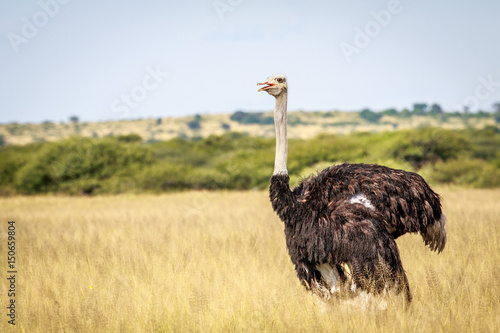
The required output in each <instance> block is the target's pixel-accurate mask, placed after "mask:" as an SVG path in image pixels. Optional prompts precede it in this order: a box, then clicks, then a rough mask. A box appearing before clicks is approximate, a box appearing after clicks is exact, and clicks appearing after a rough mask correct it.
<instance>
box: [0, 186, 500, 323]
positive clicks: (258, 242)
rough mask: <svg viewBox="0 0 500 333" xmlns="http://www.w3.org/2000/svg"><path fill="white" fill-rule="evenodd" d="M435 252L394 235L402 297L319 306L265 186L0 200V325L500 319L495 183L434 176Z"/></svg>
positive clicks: (499, 195)
mask: <svg viewBox="0 0 500 333" xmlns="http://www.w3.org/2000/svg"><path fill="white" fill-rule="evenodd" d="M436 190H437V191H438V192H439V193H440V194H441V195H442V197H443V199H444V209H445V213H446V215H447V216H448V223H449V224H448V234H449V239H448V244H447V246H446V248H445V250H444V252H443V253H442V254H440V255H437V254H435V253H431V252H430V251H429V250H428V249H427V248H425V247H424V245H423V242H422V240H421V238H420V236H418V235H406V236H403V237H401V238H400V239H398V241H397V243H398V246H399V248H400V251H401V257H402V260H403V264H404V267H405V269H406V271H407V275H408V278H409V281H410V286H411V288H412V291H413V295H414V300H413V303H412V304H411V306H410V307H409V308H408V309H406V310H405V309H404V302H403V299H402V298H403V297H402V296H391V297H389V298H388V299H387V301H388V307H387V309H386V310H377V309H365V310H361V309H360V308H359V307H358V306H356V305H355V304H351V303H349V302H346V301H338V300H335V301H332V302H331V303H330V304H328V305H327V306H321V305H320V304H319V303H318V302H317V301H316V299H315V298H314V297H313V296H311V294H310V293H309V292H307V291H306V290H305V289H304V288H303V287H302V286H301V285H300V283H299V281H298V279H297V278H296V275H295V271H294V269H293V267H292V264H291V262H290V259H289V257H288V254H287V250H286V247H285V239H284V234H283V226H282V223H281V222H280V221H279V220H278V218H277V217H276V216H275V214H274V213H273V212H272V210H271V207H270V204H269V202H268V198H267V193H266V192H263V191H246V192H228V191H221V192H183V193H172V194H162V195H147V194H141V195H134V194H129V195H128V194H122V195H118V196H96V197H65V196H32V197H23V196H13V197H4V198H0V221H3V222H2V224H1V227H0V228H1V229H0V230H1V235H2V237H1V240H0V249H1V253H2V256H1V258H0V267H2V279H1V281H2V282H1V291H0V292H1V295H2V296H1V299H2V303H3V304H2V308H3V309H4V312H5V306H6V304H5V302H6V301H5V299H6V297H4V296H6V289H7V283H6V279H5V278H4V277H5V274H6V270H7V269H6V267H7V263H6V260H7V259H6V256H5V255H4V254H5V253H6V251H5V250H6V231H7V221H8V220H15V221H16V232H17V239H16V242H17V243H16V246H17V251H18V258H17V260H18V264H17V265H18V280H17V291H18V293H17V295H16V299H17V303H18V307H17V315H18V318H17V325H16V326H15V329H12V327H10V326H11V325H8V324H7V317H6V316H5V314H4V315H2V320H1V321H2V322H1V324H0V327H1V328H0V330H1V331H4V332H8V331H11V330H12V331H14V330H15V331H19V332H94V331H97V332H101V331H104V332H105V331H115V332H118V331H121V332H170V331H172V332H190V331H198V332H224V331H253V332H268V331H273V332H313V331H340V332H345V331H349V332H401V331H403V332H494V331H498V330H499V329H500V316H499V313H500V280H499V276H500V266H499V263H500V243H499V238H500V205H499V204H498V202H500V190H499V189H490V190H487V189H481V190H479V189H461V188H455V187H440V188H439V187H438V188H437V189H436Z"/></svg>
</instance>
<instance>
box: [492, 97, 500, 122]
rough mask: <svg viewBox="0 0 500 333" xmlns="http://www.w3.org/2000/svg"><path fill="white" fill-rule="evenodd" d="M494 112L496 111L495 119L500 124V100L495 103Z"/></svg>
mask: <svg viewBox="0 0 500 333" xmlns="http://www.w3.org/2000/svg"><path fill="white" fill-rule="evenodd" d="M493 110H494V111H493V112H495V120H496V122H497V124H500V102H496V103H494V104H493Z"/></svg>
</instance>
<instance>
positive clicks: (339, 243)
mask: <svg viewBox="0 0 500 333" xmlns="http://www.w3.org/2000/svg"><path fill="white" fill-rule="evenodd" d="M258 85H264V87H262V88H261V89H259V91H266V92H268V93H269V94H270V95H272V96H274V97H275V98H276V106H275V109H274V123H275V128H276V156H275V162H274V172H273V175H272V177H271V186H270V188H269V194H270V199H271V203H272V207H273V209H274V211H275V212H276V213H277V215H278V216H279V217H280V219H281V220H282V221H283V222H284V227H285V236H286V244H287V247H288V252H289V254H290V257H291V260H292V263H293V264H294V265H295V270H296V272H297V275H298V277H299V279H300V280H301V282H302V284H303V285H304V286H305V287H306V288H307V289H308V290H311V291H312V292H313V293H314V294H317V295H318V296H319V297H321V298H326V299H329V298H330V297H331V296H332V295H333V294H334V293H335V292H336V291H338V290H339V286H340V283H342V282H345V281H346V275H345V273H344V271H343V268H342V267H343V265H346V266H347V267H349V270H350V271H351V279H352V288H354V289H355V290H357V289H360V290H362V291H366V292H373V293H380V292H382V291H383V290H385V288H386V287H388V288H395V289H396V291H397V292H398V293H399V292H400V291H402V290H403V291H404V292H405V296H406V300H407V302H411V299H412V295H411V292H410V288H409V286H408V281H407V277H406V274H405V271H404V269H403V266H402V263H401V259H400V257H399V251H398V248H397V245H396V242H395V239H396V238H398V237H399V236H401V235H404V234H405V233H417V232H419V233H420V234H421V235H422V238H423V240H424V242H425V245H428V246H429V248H430V249H431V250H432V251H438V253H440V252H441V251H442V250H443V249H444V246H445V244H446V217H445V216H444V215H443V214H442V212H441V202H440V198H439V195H437V194H436V193H435V192H434V191H433V190H432V189H431V188H430V187H429V185H427V183H426V182H425V180H424V179H423V178H422V177H421V176H420V175H418V174H416V173H413V172H406V171H403V170H395V169H391V168H388V167H385V166H380V165H374V164H348V163H345V164H342V165H334V166H331V167H329V168H326V169H324V170H323V171H321V172H319V173H318V174H317V175H315V176H312V177H310V178H307V179H304V180H302V182H301V183H300V184H299V185H298V186H297V187H296V188H295V189H294V190H293V191H291V190H290V187H289V176H288V171H287V167H286V165H287V151H288V141H287V125H286V113H287V95H288V86H287V82H286V78H285V76H283V75H276V76H272V77H269V78H268V79H267V81H265V82H262V83H258Z"/></svg>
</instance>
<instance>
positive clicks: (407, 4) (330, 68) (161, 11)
mask: <svg viewBox="0 0 500 333" xmlns="http://www.w3.org/2000/svg"><path fill="white" fill-rule="evenodd" d="M44 4H45V5H44ZM54 4H57V6H56V5H54ZM214 4H215V5H217V6H219V7H218V8H219V12H218V11H217V10H216V8H215V6H214ZM499 13H500V1H497V0H477V1H463V0H454V1H453V0H443V1H436V0H413V1H411V0H400V1H397V0H389V1H386V0H384V1H380V0H371V1H358V0H351V1H347V0H344V1H326V0H325V1H319V0H318V1H307V2H306V1H295V0H289V1H284V0H282V1H263V0H253V1H251V0H220V1H213V0H193V1H159V0H146V1H126V0H121V1H118V0H110V1H96V0H86V1H83V0H82V1H78V0H71V1H68V0H65V1H63V0H59V1H57V0H42V1H22V2H21V1H2V2H1V3H0V34H1V37H0V57H1V59H2V61H1V62H0V73H1V81H0V122H2V123H6V122H11V121H17V122H41V121H44V120H51V121H61V120H65V121H66V120H67V119H68V117H69V116H71V115H76V116H78V117H79V118H80V119H81V120H83V121H95V120H111V119H123V118H126V119H135V118H146V117H165V116H179V115H194V114H204V113H227V112H233V111H235V110H238V109H242V110H248V111H257V110H271V109H272V108H273V106H274V101H273V99H272V97H270V96H268V95H267V94H265V93H258V92H257V87H256V83H257V82H261V81H263V80H265V79H266V77H267V76H269V75H272V74H278V73H282V74H285V75H287V77H288V82H289V103H288V105H289V109H291V110H298V109H303V110H333V109H338V110H359V109H362V108H364V107H369V108H372V109H374V110H380V109H385V108H389V107H396V108H398V109H401V108H404V107H411V105H412V104H413V103H414V102H425V103H429V104H431V103H435V102H436V103H439V104H441V106H443V108H444V109H447V110H453V109H456V108H458V107H460V106H461V104H464V103H465V104H468V105H470V106H471V109H472V110H475V109H477V108H478V107H479V108H481V109H484V110H491V105H492V103H494V102H498V101H500V20H499V18H498V15H499ZM377 19H378V21H377ZM359 31H362V32H361V33H360V32H359ZM361 34H363V35H364V36H362V35H361ZM365 34H367V35H365ZM367 38H368V39H369V40H367ZM365 44H366V45H365ZM354 48H356V50H355V51H356V53H351V54H350V55H348V56H346V52H348V51H351V52H352V51H353V50H354ZM343 49H344V51H343ZM346 50H347V51H346ZM154 72H157V73H156V74H155V73H154ZM151 73H153V74H151ZM167 73H168V74H167Z"/></svg>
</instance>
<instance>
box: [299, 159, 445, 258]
mask: <svg viewBox="0 0 500 333" xmlns="http://www.w3.org/2000/svg"><path fill="white" fill-rule="evenodd" d="M294 193H295V195H296V196H298V200H299V201H302V202H316V203H321V204H322V205H324V206H325V207H328V209H329V210H330V211H331V210H332V207H331V205H332V204H335V203H336V202H338V201H340V200H351V199H354V201H356V202H359V203H361V204H364V205H365V206H366V207H368V208H372V209H374V210H376V211H377V212H378V213H379V214H381V215H382V217H383V221H384V224H385V227H386V228H387V230H388V231H389V232H390V234H391V236H392V237H394V238H397V237H399V236H401V235H404V234H406V233H415V232H420V234H421V235H422V238H423V239H424V242H425V244H426V245H429V247H430V249H431V250H433V251H436V250H437V251H438V252H441V251H442V250H443V249H444V246H445V244H446V218H445V217H444V215H442V211H441V201H440V198H439V195H437V194H436V193H435V192H434V191H433V190H432V189H431V188H430V187H429V185H427V183H426V182H425V180H424V179H423V178H422V177H421V176H420V175H418V174H416V173H413V172H407V171H403V170H396V169H391V168H388V167H384V166H380V165H373V164H342V165H337V166H332V167H330V168H327V169H325V170H323V171H321V172H320V173H318V175H317V176H315V177H311V178H309V179H305V180H304V181H302V183H301V184H300V185H299V186H298V187H297V188H296V189H294Z"/></svg>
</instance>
